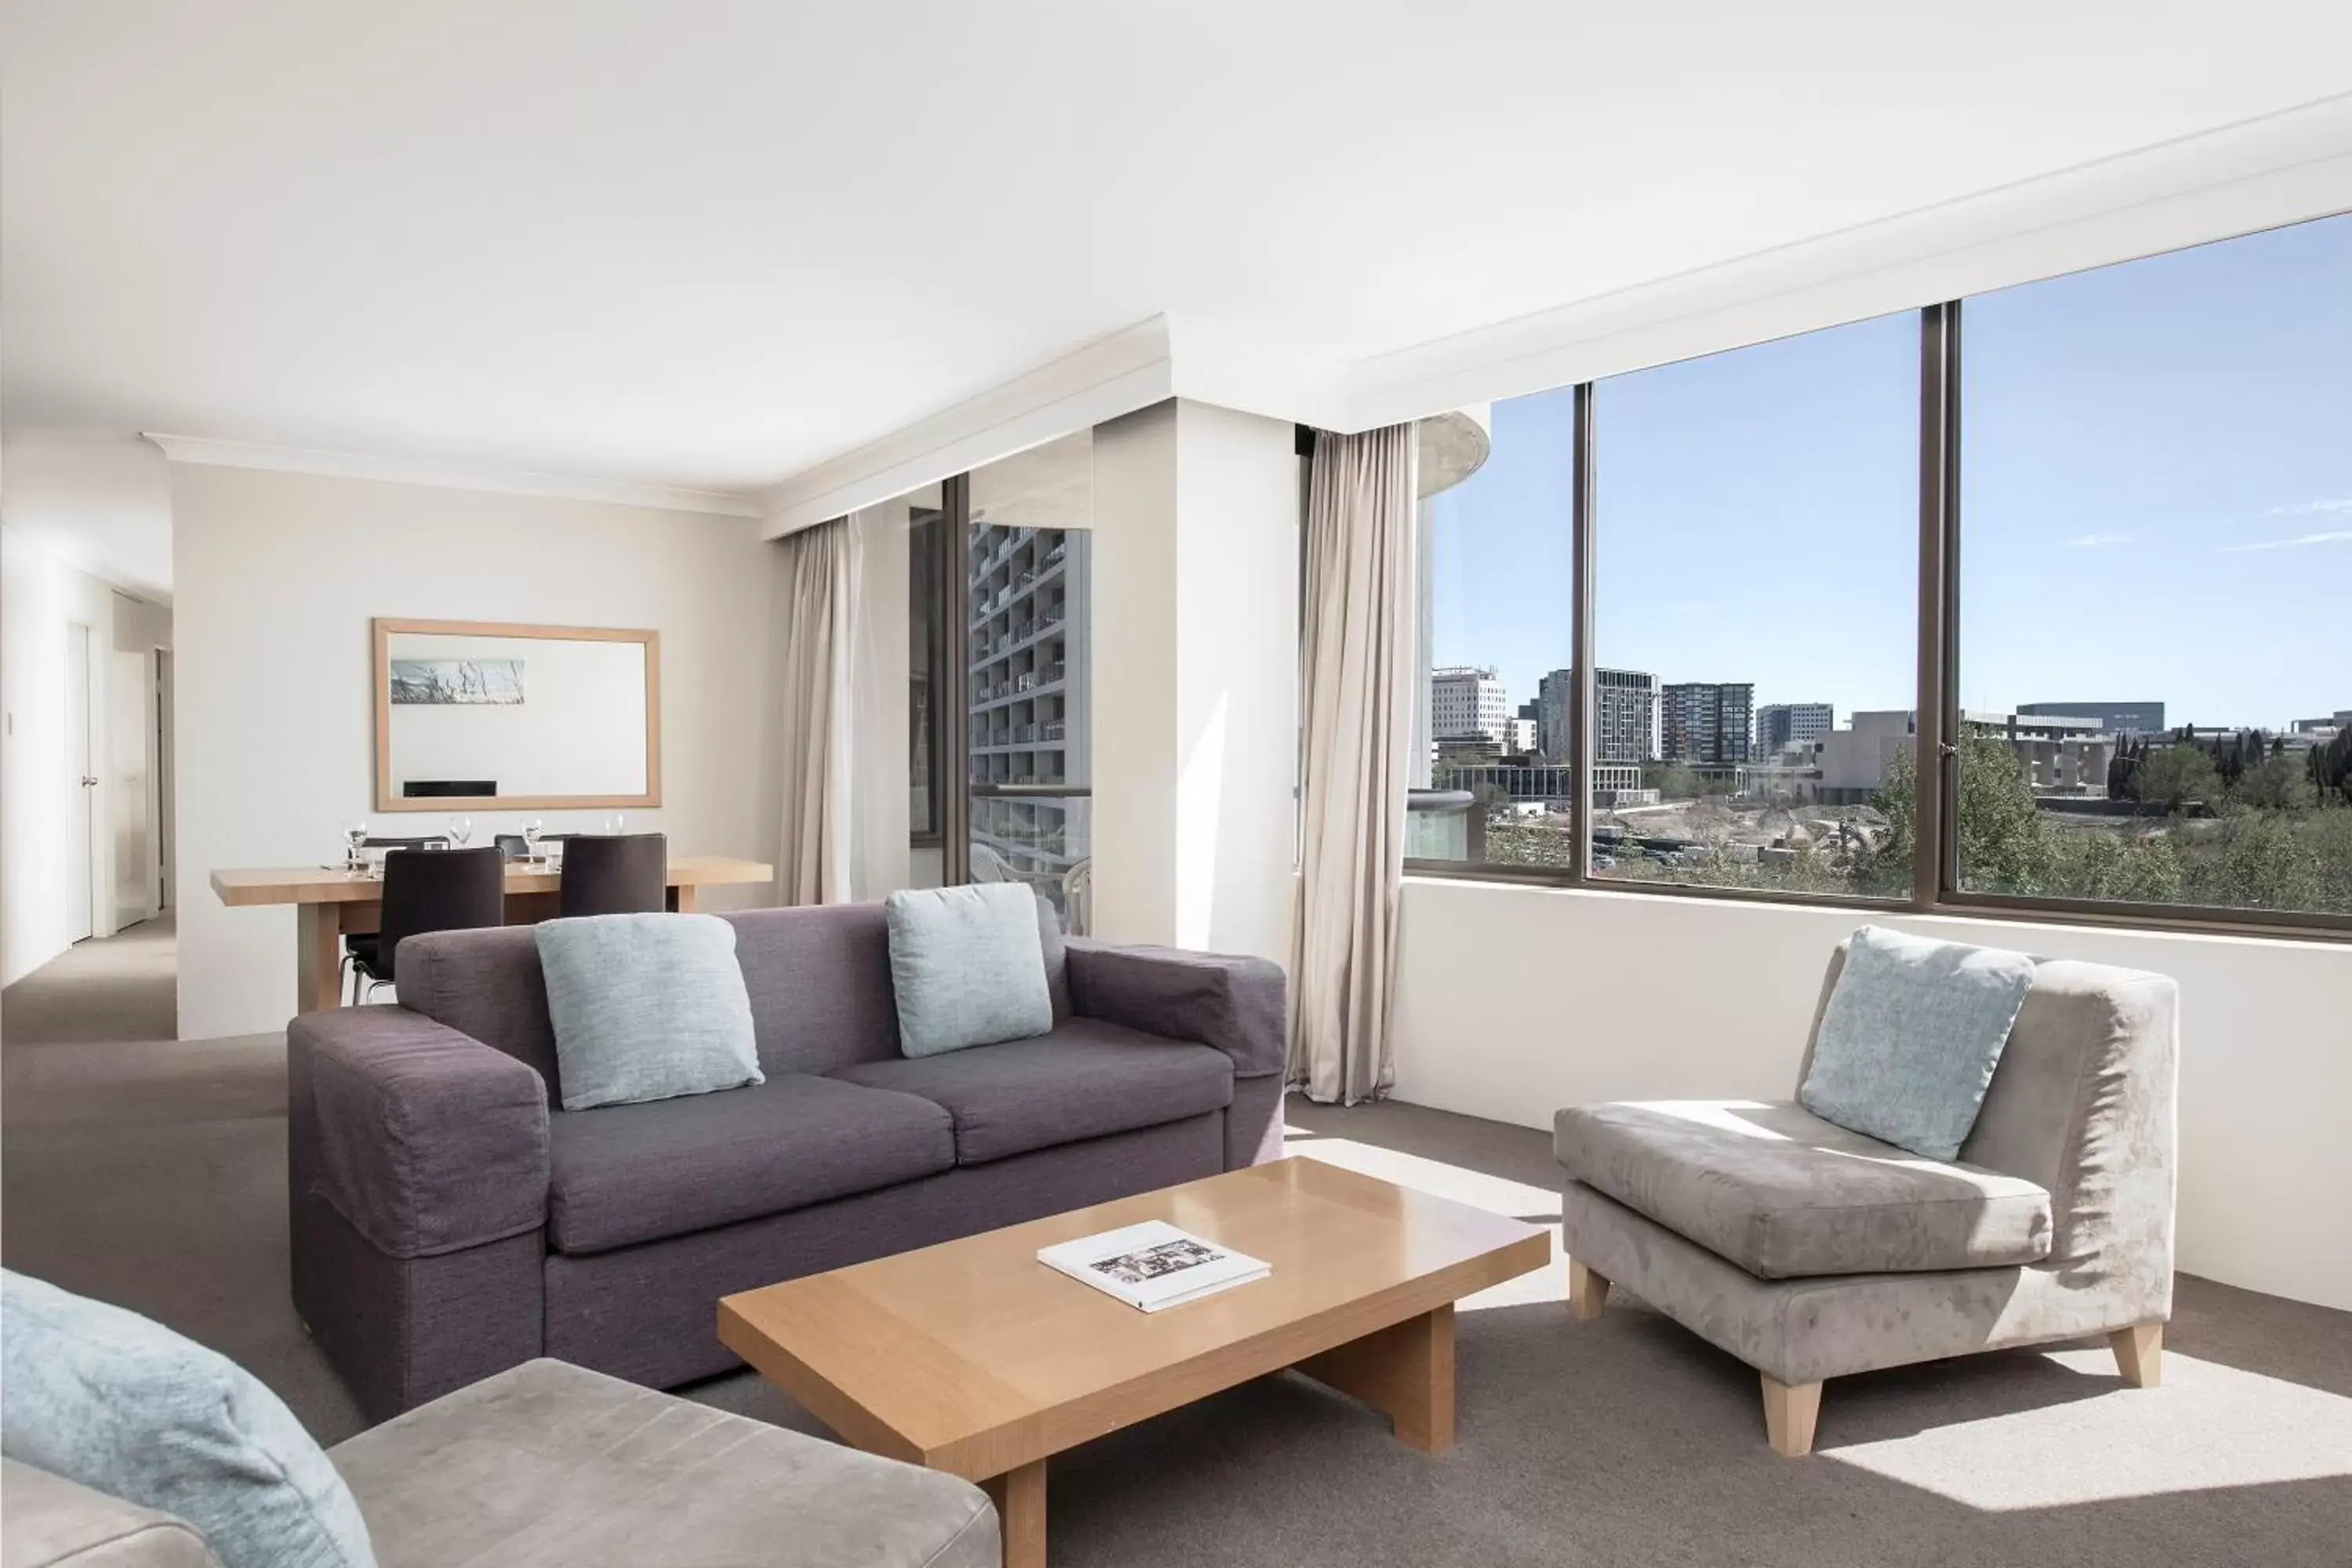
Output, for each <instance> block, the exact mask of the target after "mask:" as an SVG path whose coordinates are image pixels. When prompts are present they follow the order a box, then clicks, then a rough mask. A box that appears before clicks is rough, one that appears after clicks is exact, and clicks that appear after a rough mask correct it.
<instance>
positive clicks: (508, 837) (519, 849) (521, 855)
mask: <svg viewBox="0 0 2352 1568" xmlns="http://www.w3.org/2000/svg"><path fill="white" fill-rule="evenodd" d="M490 846H491V847H493V848H495V849H496V850H497V851H498V852H499V854H501V855H503V856H505V857H506V858H508V859H509V860H528V859H530V839H528V838H525V837H523V836H522V835H521V834H520V833H499V834H493V835H492V836H491V837H490Z"/></svg>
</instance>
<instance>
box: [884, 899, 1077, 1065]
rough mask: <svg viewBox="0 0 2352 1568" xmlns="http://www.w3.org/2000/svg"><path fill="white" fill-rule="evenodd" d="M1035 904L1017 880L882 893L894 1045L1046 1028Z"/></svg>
mask: <svg viewBox="0 0 2352 1568" xmlns="http://www.w3.org/2000/svg"><path fill="white" fill-rule="evenodd" d="M1037 903H1038V900H1037V895H1036V894H1035V893H1034V892H1032V891H1030V890H1029V887H1028V884H1026V883H1024V882H982V883H980V884H979V885H977V886H975V887H968V888H919V889H912V890H909V891H907V892H898V893H893V894H891V895H890V896H889V897H888V898H887V899H886V900H883V904H882V908H883V913H884V915H885V917H886V918H887V920H888V921H889V925H890V987H891V990H892V992H893V993H894V994H896V995H897V997H898V1048H899V1050H901V1051H903V1052H905V1053H906V1054H907V1055H908V1056H910V1057H933V1056H938V1055H939V1054H940V1052H942V1051H960V1050H962V1049H963V1048H964V1047H967V1046H992V1045H994V1044H996V1043H997V1042H998V1041H1000V1040H1025V1039H1027V1038H1029V1037H1031V1036H1033V1035H1042V1034H1045V1033H1046V1032H1048V1031H1049V1030H1051V1029H1052V1028H1053V1026H1054V999H1053V993H1052V990H1051V989H1050V987H1049V986H1048V984H1047V983H1046V979H1045V942H1044V939H1043V938H1042V937H1041V935H1040V934H1039V931H1038V914H1037Z"/></svg>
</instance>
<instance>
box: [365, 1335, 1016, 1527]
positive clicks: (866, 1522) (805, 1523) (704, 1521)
mask: <svg viewBox="0 0 2352 1568" xmlns="http://www.w3.org/2000/svg"><path fill="white" fill-rule="evenodd" d="M330 1452H331V1456H332V1458H333V1459H334V1461H335V1466H336V1468H338V1469H340V1470H341V1471H342V1473H343V1478H344V1479H345V1480H347V1481H348V1482H349V1483H350V1484H351V1489H352V1495H353V1496H355V1497H357V1498H358V1500H359V1504H360V1511H361V1512H362V1514H364V1515H365V1516H366V1518H367V1522H368V1530H369V1532H370V1534H371V1535H373V1538H374V1542H375V1552H376V1561H377V1562H378V1563H380V1564H381V1568H452V1565H454V1564H459V1563H498V1564H499V1568H642V1565H643V1564H646V1563H694V1564H696V1565H697V1568H736V1565H739V1564H740V1568H820V1565H823V1568H996V1564H997V1562H998V1546H997V1527H996V1510H995V1509H994V1508H992V1506H991V1505H990V1503H989V1500H988V1498H987V1495H986V1494H985V1493H983V1492H982V1490H981V1489H979V1488H978V1487H976V1486H973V1485H972V1484H971V1482H969V1481H964V1480H959V1479H956V1478H955V1477H953V1476H949V1475H942V1474H940V1473H938V1472H936V1471H931V1470H925V1469H919V1468H915V1467H914V1466H911V1465H902V1464H899V1463H898V1462H897V1461H895V1460H891V1459H883V1458H876V1457H875V1456H873V1455H871V1454H864V1453H860V1452H858V1451H857V1450H856V1449H854V1448H845V1447H839V1446H838V1445H835V1444H832V1443H827V1442H824V1441H821V1440H820V1439H818V1438H815V1437H808V1436H802V1435H801V1434H799V1433H797V1432H787V1431H784V1430H782V1428H780V1427H774V1426H767V1425H765V1424H763V1423H761V1422H758V1421H753V1420H750V1419H748V1418H747V1417H744V1416H740V1415H729V1414H728V1413H726V1412H724V1411H719V1410H711V1409H708V1408H706V1407H704V1406H702V1405H695V1404H692V1403H690V1402H688V1401H687V1400H683V1399H679V1398H677V1397H675V1396H673V1395H670V1394H656V1393H654V1392H653V1391H651V1390H649V1389H644V1388H639V1387H637V1386H636V1385H635V1384H627V1383H623V1382H621V1381H619V1380H618V1379H616V1378H610V1377H606V1376H604V1374H603V1373H593V1372H588V1371H585V1370H583V1369H582V1368H580V1367H576V1366H572V1365H569V1364H568V1363H563V1362H557V1361H534V1362H527V1363H524V1364H523V1365H521V1366H519V1367H515V1368H513V1369H511V1370H509V1371H507V1372H502V1373H499V1374H498V1375H497V1376H495V1377H491V1378H488V1379H485V1380H484V1381H483V1382H480V1383H478V1384H474V1385H472V1386H471V1387H469V1388H463V1389H459V1390H458V1391H457V1393H455V1394H445V1395H443V1396H442V1397H441V1398H439V1399H436V1400H435V1401H434V1402H433V1403H432V1404H430V1405H424V1406H422V1407H421V1408H418V1409H415V1410H412V1411H410V1412H409V1413H408V1414H407V1415H402V1416H400V1417H398V1418H396V1419H394V1420H393V1421H390V1422H387V1423H386V1424H384V1425H383V1426H378V1427H375V1428H373V1430H371V1431H367V1432H362V1433H361V1434H360V1435H359V1436H356V1437H353V1438H352V1439H351V1440H350V1441H349V1442H346V1443H343V1444H341V1445H339V1446H338V1447H335V1448H333V1449H331V1451H330Z"/></svg>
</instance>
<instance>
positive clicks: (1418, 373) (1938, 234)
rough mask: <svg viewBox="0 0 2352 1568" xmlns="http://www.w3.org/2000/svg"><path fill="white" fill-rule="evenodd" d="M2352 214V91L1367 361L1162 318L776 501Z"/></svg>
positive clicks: (1428, 391) (833, 499)
mask: <svg viewBox="0 0 2352 1568" xmlns="http://www.w3.org/2000/svg"><path fill="white" fill-rule="evenodd" d="M2347 210H2352V94H2347V95H2344V96H2340V97H2336V98H2330V99H2326V100H2321V101H2319V102H2316V103H2311V104H2305V105H2303V106H2301V107H2299V108H2295V109H2291V110H2283V111H2281V112H2279V113H2276V114H2269V115H2264V116H2262V117H2261V118H2259V119H2255V120H2250V121H2243V122H2241V123H2239V124H2235V125H2229V126H2224V127H2221V128H2220V129H2218V130H2214V131H2210V132H2201V133H2200V134H2198V135H2194V136H2188V137H2183V138H2180V139H2179V140H2177V141H2173V142H2164V143H2161V144H2159V145H2157V146H2153V147H2147V148H2142V149H2139V150H2137V151H2135V152H2131V153H2123V154H2119V155H2117V156H2116V157H2112V158H2105V159H2101V160H2099V161H2097V162H2095V163H2086V164H2084V165H2081V166H2079V167H2076V168H2072V169H2065V170H2061V171H2059V172H2056V173H2054V174H2045V175H2042V176H2038V177H2036V178H2033V179H2030V180H2023V181H2020V182H2018V183H2016V184H2010V185H2005V186H2002V187H2000V188H1999V189H1996V190H1991V191H1986V192H1982V193H1979V194H1978V195H1971V196H1967V197H1962V198H1959V199H1958V200H1954V201H1949V202H1943V203H1939V204H1937V205H1934V206H1929V207H1923V208H1920V209H1918V210H1916V211H1914V212H1909V213H1903V214H1899V215H1896V216H1892V217H1888V218H1884V219H1881V220H1878V221H1875V222H1872V223H1867V224H1863V225H1858V226H1855V227H1853V228H1850V229H1845V230H1842V231H1840V232H1838V233H1835V234H1831V235H1824V236H1822V237H1817V238H1813V239H1809V240H1804V241H1801V242H1799V243H1797V244H1793V245H1788V246H1782V247H1777V248H1775V249H1772V250H1769V251H1762V252H1759V253H1757V254H1755V255H1752V256H1747V257H1742V258H1738V259H1736V260H1732V261H1727V262H1724V263H1721V264H1719V265H1717V266H1714V267H1708V268H1700V269H1698V270H1696V271H1692V272H1688V273H1685V274H1682V275H1681V276H1678V277H1674V278H1668V279H1660V280H1658V281H1656V282H1654V283H1647V284H1643V285H1641V286H1639V287H1636V288H1632V289H1622V290H1619V291H1617V292H1614V293H1612V294H1607V295H1603V296H1600V297H1598V298H1595V299H1591V300H1581V301H1579V302H1577V303H1574V304H1570V305H1564V306H1561V307H1559V309H1557V310H1546V311H1541V312H1538V313H1537V314H1534V315H1529V316H1524V317H1520V318H1518V319H1517V320H1514V321H1504V322H1499V323H1497V324H1496V325H1493V326H1488V327H1481V328H1478V329H1475V330H1474V331H1466V332H1461V333H1458V334H1455V335H1454V336H1451V337H1446V338H1441V339H1438V340H1435V341H1433V342H1426V343H1422V344H1418V345H1416V346H1414V347H1412V348H1408V349H1402V350H1399V351H1396V352H1394V353H1385V354H1380V355H1376V356H1373V357H1370V358H1367V359H1362V360H1358V361H1355V362H1352V363H1346V362H1337V361H1330V360H1324V359H1318V358H1316V357H1314V356H1311V355H1306V354H1300V353H1287V352H1286V351H1284V350H1283V349H1282V348H1281V347H1280V346H1279V345H1269V344H1265V343H1263V342H1257V341H1255V340H1254V339H1252V338H1250V337H1248V336H1245V335H1242V334H1234V333H1228V332H1223V331H1217V330H1216V329H1215V328H1214V326H1213V324H1211V323H1205V322H1201V321H1192V320H1190V319H1187V318H1181V317H1178V318H1171V317H1169V316H1166V315H1160V316H1155V317H1152V318H1151V319H1150V320H1149V321H1142V322H1139V323H1138V324H1137V325H1135V326H1134V327H1130V328H1129V329H1128V330H1127V331H1123V332H1116V333H1113V334H1111V335H1110V336H1109V337H1107V338H1102V339H1098V340H1097V341H1096V342H1092V343H1089V344H1087V345H1086V346H1085V347H1083V348H1081V349H1078V350H1076V351H1074V352H1073V353H1069V354H1066V355H1065V356H1063V357H1062V358H1061V359H1058V360H1055V361H1054V362H1052V363H1049V364H1045V365H1043V366H1040V367H1038V368H1037V369H1035V370H1033V371H1030V372H1028V373H1026V374H1023V375H1020V376H1017V377H1015V378H1013V380H1011V381H1009V382H1006V383H1004V384H1002V385H1000V386H997V387H994V388H992V389H991V390H990V391H988V392H985V393H982V395H979V396H977V397H974V398H971V399H969V400H967V401H966V402H963V403H960V404H958V405H955V406H953V407H951V408H948V409H944V410H942V411H940V413H938V414H935V415H932V416H929V418H926V419H924V420H921V421H919V422H918V423H917V424H915V425H911V426H908V427H907V428H906V429H904V430H902V431H899V432H898V433H896V434H894V435H891V436H887V437H883V438H882V439H881V440H878V441H875V442H872V443H869V444H868V445H866V446H864V447H858V448H857V449H856V450H855V451H852V452H848V453H845V454H844V455H843V456H841V457H839V458H833V459H831V460H830V461H828V462H825V463H822V464H819V465H818V466H817V467H815V468H811V469H809V470H807V471H806V472H804V473H803V474H800V475H796V476H794V477H793V478H791V479H785V480H783V481H782V483H779V484H776V485H773V486H771V487H769V488H768V489H765V490H762V491H761V500H762V502H763V505H764V508H765V512H766V519H767V521H766V522H765V524H764V525H763V526H764V527H765V529H766V530H767V531H768V532H770V533H771V534H782V533H787V532H791V531H793V530H795V529H799V528H805V527H808V526H810V525H811V524H814V523H817V522H822V521H824V520H825V519H826V518H829V517H837V516H841V515H843V514H844V513H846V512H849V511H853V510H856V509H857V508H858V507H861V506H868V505H872V504H874V503H876V502H877V501H881V500H887V499H889V498H890V497H892V496H895V495H899V494H903V493H904V492H906V491H907V490H909V489H915V488H917V487H918V486H920V485H926V484H929V483H932V482H933V481H935V480H938V479H945V478H947V477H948V476H949V475H950V474H955V473H961V472H963V471H964V470H966V469H969V468H975V467H977V466H979V465H981V464H982V463H987V462H992V461H993V460H995V459H996V458H1003V457H1008V456H1010V455H1012V454H1013V453H1014V452H1017V451H1021V450H1023V449H1024V448H1026V447H1034V446H1036V445H1038V444H1039V443H1041V442H1044V441H1048V440H1052V439H1054V438H1055V437H1059V436H1066V435H1067V434H1069V433H1070V432H1071V431H1074V430H1077V429H1082V428H1085V427H1087V426H1091V425H1096V424H1099V423H1101V422H1102V421H1103V420H1105V419H1108V418H1114V417H1117V416H1118V415H1121V414H1128V413H1132V412H1133V411H1134V410H1136V409H1138V408H1141V407H1145V406H1147V405H1150V404H1152V403H1155V402H1158V401H1160V399H1162V398H1167V397H1188V398H1195V399H1199V400H1201V401H1202V402H1208V403H1215V404H1220V405H1223V406H1226V407H1229V408H1237V409H1241V410H1243V411H1244V412H1246V413H1252V414H1261V415H1265V416H1270V417H1274V418H1281V419H1293V420H1297V421H1298V422H1300V423H1302V424H1307V425H1313V426H1318V427H1319V428H1322V429H1326V430H1338V431H1343V432H1344V431H1357V430H1369V429H1374V428H1377V427H1379V426H1383V425H1393V424H1398V423H1401V422H1402V421H1405V420H1408V419H1419V418H1425V417H1428V416H1433V415H1436V414H1441V413H1445V412H1447V411H1449V410H1453V409H1456V408H1464V407H1469V406H1474V405H1480V404H1486V403H1491V402H1493V401H1496V400H1497V399H1501V398H1506V397H1514V396H1517V395H1521V394H1524V393H1529V392H1538V391H1542V390H1544V389H1546V388H1549V387H1555V386H1564V385H1568V384H1572V383H1575V382H1580V381H1590V380H1594V379H1597V378H1599V377H1601V376H1606V375H1615V374H1622V373H1623V372H1625V371H1631V370H1639V369H1643V368H1644V367H1646V366H1649V365H1654V364H1664V363H1669V362H1671V361H1674V360H1679V359H1688V358H1692V357H1695V356H1696V355H1699V354H1706V353H1720V352H1722V351H1723V350H1726V349H1732V348H1738V347H1741V346H1743V345H1745V344H1748V343H1755V342H1765V341H1767V340H1769V339H1772V338H1778V337H1786V336H1789V335H1790V334H1792V333H1796V332H1802V331H1812V330H1814V329H1816V328H1821V327H1827V326H1833V325H1836V324H1838V323H1840V322H1843V321H1859V320H1862V319H1864V318H1866V317H1870V316H1875V315H1882V314H1885V313H1886V312H1888V311H1892V310H1913V309H1916V308H1918V307H1920V306H1923V305H1927V304H1932V303H1935V302H1937V301H1938V300H1950V299H1958V298H1959V297H1961V296H1963V295H1969V294H1980V293H1983V292H1985V291H1987V290H1989V289H2000V288H2006V287H2008V286H2010V285H2011V284H2015V283H2022V282H2027V281H2030V280H2032V279H2039V278H2048V277H2053V276H2056V275H2057V274H2060V273H2063V272H2072V271H2077V270H2080V269H2082V268H2089V267H2098V266H2104V265H2106V264H2108V263H2110V262H2116V261H2124V260H2128V259H2130V258H2134V257H2139V256H2147V255H2150V254H2153V253H2155V252H2158V251H2161V250H2169V249H2176V248H2179V247H2182V246H2187V245H2195V244H2200V243H2201V242H2203V241H2206V240H2213V239H2223V238H2227V237H2231V236H2232V235H2240V234H2247V233H2251V232H2252V231H2254V230H2256V229H2262V228H2269V227H2274V226H2278V225H2281V224H2287V223H2295V222H2299V221H2301V220H2303V219H2305V218H2313V217H2322V216H2328V215H2330V214H2333V213H2337V212H2343V211H2347Z"/></svg>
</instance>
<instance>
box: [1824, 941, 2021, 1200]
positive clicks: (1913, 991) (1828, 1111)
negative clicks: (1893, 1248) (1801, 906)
mask: <svg viewBox="0 0 2352 1568" xmlns="http://www.w3.org/2000/svg"><path fill="white" fill-rule="evenodd" d="M2032 984H2033V960H2032V959H2031V958H2029V957H2027V956H2026V955H2025V954H2024V953H2021V952H2003V951H2002V950H2001V949H2000V948H1997V947H1968V946H1964V945H1963V944H1961V943H1959V942H1936V941H1933V940H1931V939H1929V938H1927V937H1917V936H1906V935H1905V934H1904V933H1903V932H1901V931H1888V930H1886V929H1885V927H1883V926H1864V927H1863V928H1862V929H1861V930H1860V931H1856V932H1854V933H1853V942H1850V943H1849V944H1848V945H1847V947H1846V954H1845V967H1844V968H1843V970H1842V971H1841V972H1840V973H1839V974H1838V981H1837V985H1836V986H1835V988H1833V989H1832V991H1831V992H1830V1000H1829V1005H1828V1006H1827V1007H1826V1008H1824V1009H1823V1010H1822V1026H1821V1028H1820V1030H1819V1031H1818V1032H1817V1033H1816V1034H1815V1036H1814V1037H1813V1061H1812V1066H1811V1068H1809V1069H1808V1070H1807V1071H1806V1073H1805V1081H1804V1085H1803V1087H1802V1088H1801V1089H1799V1090H1798V1091H1797V1099H1798V1100H1800V1101H1801V1103H1802V1104H1803V1105H1804V1107H1805V1109H1806V1110H1810V1111H1811V1112H1812V1113H1813V1114H1814V1115H1816V1116H1818V1117H1820V1118H1821V1119H1822V1121H1834V1122H1836V1123H1837V1124H1838V1125H1839V1126H1840V1127H1843V1128H1846V1129H1848V1130H1850V1131H1855V1132H1861V1133H1864V1134H1866V1135H1868V1136H1870V1137H1873V1138H1875V1139H1877V1140H1879V1141H1880V1142H1884V1143H1892V1144H1894V1145H1895V1147H1896V1148H1898V1149H1907V1150H1909V1151H1910V1152H1913V1153H1914V1154H1924V1155H1926V1156H1927V1158H1928V1159H1930V1160H1952V1159H1957V1158H1958V1157H1959V1152H1960V1145H1961V1144H1962V1143H1965V1142H1968V1137H1969V1129H1970V1128H1972V1127H1974V1126H1975V1125H1976V1124H1977V1112H1978V1110H1980V1109H1981V1108H1982V1107H1983V1105H1984V1097H1985V1089H1986V1088H1987V1087H1988V1086H1989V1085H1990V1084H1991V1082H1992V1074H1993V1068H1996V1067H1999V1066H2000V1053H2001V1047H2004V1046H2006V1045H2007V1044H2008V1043H2009V1031H2010V1026H2011V1025H2013V1024H2015V1023H2016V1022H2017V1012H2018V1009H2019V1008H2020V1007H2021V1006H2023V1005H2025V993H2026V992H2027V990H2028V989H2029V988H2031V987H2032Z"/></svg>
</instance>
